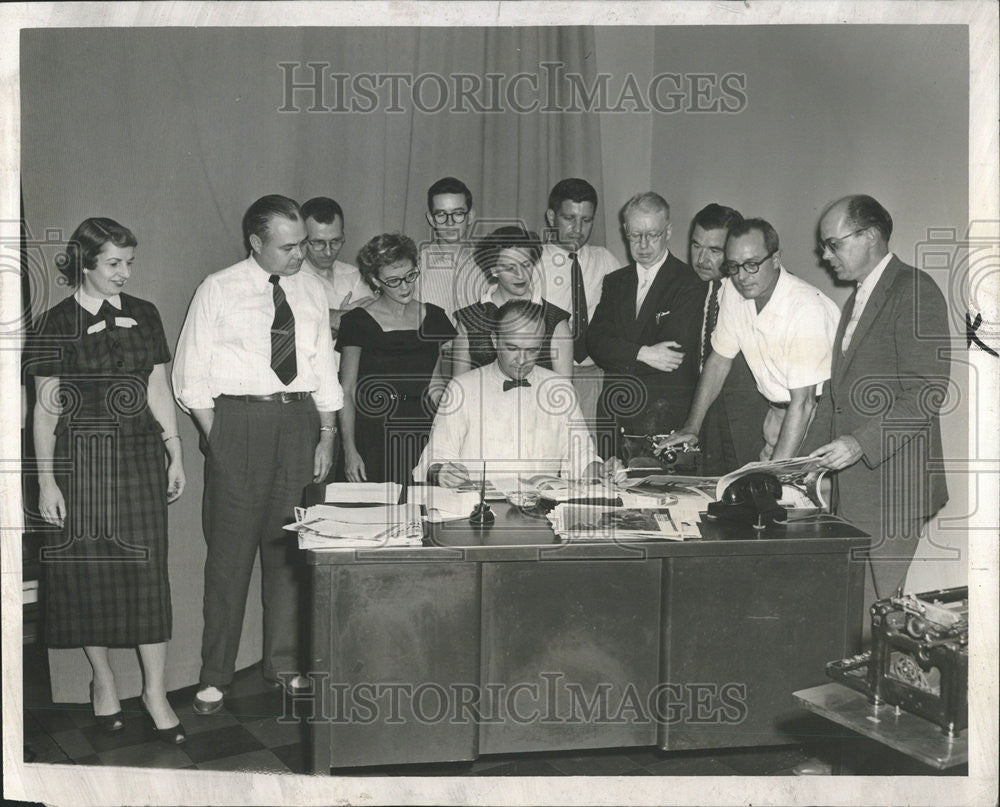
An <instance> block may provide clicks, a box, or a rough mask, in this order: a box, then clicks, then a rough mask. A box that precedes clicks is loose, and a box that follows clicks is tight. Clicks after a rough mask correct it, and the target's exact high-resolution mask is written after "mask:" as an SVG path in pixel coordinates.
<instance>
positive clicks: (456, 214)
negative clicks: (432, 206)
mask: <svg viewBox="0 0 1000 807" xmlns="http://www.w3.org/2000/svg"><path fill="white" fill-rule="evenodd" d="M468 215H469V211H468V210H461V209H459V210H435V211H434V212H433V213H432V214H431V218H432V219H434V223H435V224H461V223H462V222H463V221H465V217H466V216H468Z"/></svg>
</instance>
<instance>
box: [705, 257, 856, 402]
mask: <svg viewBox="0 0 1000 807" xmlns="http://www.w3.org/2000/svg"><path fill="white" fill-rule="evenodd" d="M778 271H779V274H778V281H777V283H776V284H775V287H774V291H773V292H772V293H771V299H770V300H768V301H767V304H766V305H765V306H764V309H763V310H762V311H761V312H760V313H758V312H757V307H756V303H754V301H753V300H748V299H746V298H745V297H743V295H742V294H740V293H739V291H738V290H737V289H736V287H735V286H733V284H732V281H731V280H730V279H729V278H726V279H725V280H723V281H722V287H721V289H720V295H721V299H720V301H719V319H718V322H717V324H716V326H715V331H714V333H713V334H712V350H714V351H715V352H716V353H718V354H719V355H720V356H722V357H724V358H727V359H732V358H735V357H736V354H737V353H739V352H741V351H742V352H743V357H744V358H745V359H746V362H747V365H748V366H749V367H750V371H751V372H752V373H753V377H754V380H755V381H756V382H757V389H759V390H760V393H761V395H763V396H764V397H765V398H767V399H768V400H769V401H771V402H772V403H788V402H789V401H790V400H791V395H790V392H789V391H790V390H793V389H799V388H801V387H808V386H813V385H815V387H816V394H817V395H819V394H820V393H821V392H822V391H823V382H824V381H827V380H828V379H829V378H830V369H831V362H832V356H833V340H834V337H835V335H836V333H837V322H838V320H839V318H840V310H839V309H838V308H837V304H836V303H834V302H833V300H831V299H830V298H829V297H827V296H826V295H825V294H823V292H821V291H820V290H819V289H817V288H816V287H815V286H812V285H810V284H809V283H806V281H804V280H802V279H800V278H798V277H795V275H792V274H790V273H789V272H788V271H787V270H786V269H785V268H784V267H781V268H780V269H779V270H778Z"/></svg>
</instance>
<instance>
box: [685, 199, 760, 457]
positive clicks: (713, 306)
mask: <svg viewBox="0 0 1000 807" xmlns="http://www.w3.org/2000/svg"><path fill="white" fill-rule="evenodd" d="M740 221H743V216H741V215H740V214H739V212H738V211H736V210H734V209H733V208H731V207H726V206H725V205H720V204H716V203H715V202H712V203H711V204H708V205H706V206H705V207H703V208H702V209H701V210H699V211H698V212H697V213H696V214H695V217H694V220H693V221H692V222H691V235H690V239H689V242H688V244H689V247H690V253H691V268H692V269H694V271H695V274H696V275H698V277H699V278H701V279H702V280H703V281H704V282H705V284H706V289H705V306H704V308H703V311H702V325H701V343H700V352H699V360H698V370H699V373H700V372H701V370H703V369H704V367H705V360H706V359H707V358H708V355H709V354H710V353H711V352H712V333H713V331H714V330H715V326H716V324H717V322H718V318H719V303H720V300H721V298H722V295H721V292H722V288H723V283H722V280H723V275H722V262H723V261H724V260H725V258H726V236H727V235H728V234H729V228H730V227H731V226H732V225H733V224H736V223H738V222H740ZM766 414H767V399H766V398H765V397H764V396H763V395H761V394H760V392H759V391H758V389H757V382H756V381H754V377H753V373H751V372H750V368H749V367H748V366H747V363H746V359H744V358H743V354H742V353H739V354H737V356H736V357H735V358H734V359H733V364H732V368H731V369H730V371H729V375H727V376H726V380H725V382H724V383H723V385H722V392H721V393H720V394H719V397H718V398H716V399H715V402H714V403H713V404H712V405H711V406H710V407H709V409H708V414H707V415H706V416H705V422H704V424H703V425H702V427H701V439H700V440H699V444H700V446H701V472H702V473H703V474H706V475H708V476H721V475H722V474H726V473H729V472H730V471H734V470H736V469H737V468H741V467H742V466H744V465H746V464H747V463H748V462H756V461H757V460H759V459H760V452H761V449H762V448H763V447H764V438H763V433H762V427H763V424H764V416H765V415H766Z"/></svg>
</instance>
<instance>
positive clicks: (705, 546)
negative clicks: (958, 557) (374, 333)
mask: <svg viewBox="0 0 1000 807" xmlns="http://www.w3.org/2000/svg"><path fill="white" fill-rule="evenodd" d="M491 507H492V509H493V512H494V514H495V516H496V521H495V522H494V523H493V524H491V525H489V526H485V527H477V526H473V525H472V524H470V523H469V522H468V520H466V519H462V520H460V521H447V522H442V523H438V524H428V525H427V530H426V534H425V537H424V545H423V546H419V547H417V546H413V547H386V548H377V549H357V548H345V549H336V548H331V549H309V550H306V553H307V557H308V562H309V563H310V564H316V565H322V564H343V563H352V562H359V563H360V562H373V561H392V560H400V561H413V560H427V561H431V560H449V559H451V560H461V561H474V562H483V561H504V560H506V561H514V560H542V559H545V560H559V559H566V560H588V559H594V560H597V559H602V558H608V559H624V560H629V559H633V560H635V559H639V560H641V559H645V558H655V557H677V556H680V557H683V556H699V555H700V556H712V555H714V556H719V555H787V554H821V553H824V552H843V551H845V547H861V546H866V545H867V544H868V542H869V537H868V535H867V534H866V533H864V532H862V531H861V530H859V529H857V528H856V527H854V526H852V525H851V524H849V523H847V522H846V521H843V520H842V519H838V518H836V517H835V516H830V515H825V514H824V515H820V516H818V517H815V518H806V519H803V520H800V521H794V522H791V523H789V524H787V525H781V526H773V527H768V528H767V529H765V530H763V531H760V532H756V531H755V530H753V529H752V528H751V527H748V526H744V525H741V524H736V523H734V522H727V521H720V520H718V519H709V518H706V517H704V516H703V520H702V523H701V525H700V530H701V537H700V538H697V539H691V540H687V541H675V540H669V539H662V538H651V539H644V540H638V539H634V538H629V539H622V540H620V541H591V540H569V541H565V540H561V539H560V538H559V537H558V536H557V535H556V534H555V533H554V532H553V531H552V525H551V524H550V523H549V521H548V519H547V518H546V517H545V515H543V514H541V513H537V512H534V511H530V510H529V511H524V510H521V509H520V508H517V507H514V506H513V505H510V504H507V503H506V502H494V503H491Z"/></svg>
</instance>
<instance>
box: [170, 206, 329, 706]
mask: <svg viewBox="0 0 1000 807" xmlns="http://www.w3.org/2000/svg"><path fill="white" fill-rule="evenodd" d="M243 238H244V243H245V246H246V248H247V249H248V251H249V253H250V254H249V256H248V257H247V258H246V259H245V260H242V261H240V262H239V263H237V264H235V265H234V266H230V267H229V268H228V269H223V270H222V271H220V272H215V273H214V274H212V275H209V276H208V277H207V278H206V279H205V280H204V281H203V282H202V284H201V285H200V286H199V287H198V289H197V291H195V294H194V298H193V300H192V301H191V307H190V308H189V309H188V314H187V318H186V320H185V322H184V327H183V328H182V330H181V335H180V339H179V341H178V344H177V352H176V356H175V359H174V368H173V384H174V394H175V395H176V397H177V402H178V403H179V404H180V406H181V408H182V409H184V410H185V411H187V412H190V413H191V415H192V416H193V417H194V419H195V421H196V423H197V424H198V428H199V431H200V432H201V436H202V439H203V441H204V443H203V445H204V450H205V497H204V511H203V516H202V523H203V528H204V531H205V541H206V544H207V548H208V551H207V556H206V559H205V594H204V596H205V605H204V614H205V628H204V633H203V634H202V667H201V676H200V681H201V684H200V687H199V690H198V693H197V694H196V695H195V699H194V709H195V711H196V712H199V713H201V714H210V713H212V712H217V711H219V710H220V709H221V708H222V703H223V697H224V695H225V691H226V688H227V687H228V685H229V683H230V682H231V681H232V678H233V672H234V670H235V665H236V653H237V650H238V649H239V644H240V635H241V633H242V629H243V614H244V610H245V607H246V599H247V590H248V588H249V584H250V574H251V572H252V570H253V565H254V557H255V556H256V554H257V553H258V552H260V560H261V564H260V565H261V589H262V592H261V593H262V600H263V604H264V654H263V655H264V658H263V672H264V677H265V678H266V679H268V680H269V681H270V682H271V683H273V684H274V685H280V684H281V683H286V684H287V685H288V686H289V687H292V688H296V687H297V686H302V685H303V684H304V682H303V681H302V680H301V679H299V678H298V673H300V672H301V671H302V670H303V667H302V664H301V660H300V656H299V642H298V633H299V623H298V579H297V577H298V571H297V567H296V565H295V564H294V563H293V562H291V560H292V557H291V556H292V554H293V553H292V552H290V551H289V550H290V546H289V539H290V535H291V534H290V533H287V532H285V531H283V530H282V527H283V526H284V525H285V524H287V523H288V522H289V521H291V520H292V518H293V512H292V510H293V507H294V506H295V505H296V504H299V502H300V500H301V497H302V491H303V488H305V486H306V485H307V484H309V483H310V482H319V481H320V480H322V479H323V478H325V477H326V474H327V472H328V471H329V469H330V464H331V461H332V455H333V436H334V430H335V427H334V412H335V411H336V410H338V409H340V408H341V407H342V406H343V392H342V390H341V388H340V384H339V382H338V381H337V376H336V370H335V367H336V364H335V359H334V355H333V339H332V337H331V335H330V312H329V309H328V308H327V303H326V295H325V293H324V290H323V285H322V283H321V281H320V280H319V279H318V278H317V277H315V276H314V275H311V274H306V273H304V272H301V273H300V272H299V269H300V268H301V266H302V259H303V255H304V250H305V241H306V227H305V224H304V223H303V221H302V216H301V214H300V211H299V207H298V205H297V204H296V203H295V202H294V201H292V200H291V199H288V198H286V197H284V196H276V195H272V196H264V197H262V198H260V199H258V200H257V201H256V202H254V203H253V204H252V205H251V206H250V208H249V209H248V210H247V212H246V214H245V215H244V216H243Z"/></svg>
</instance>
